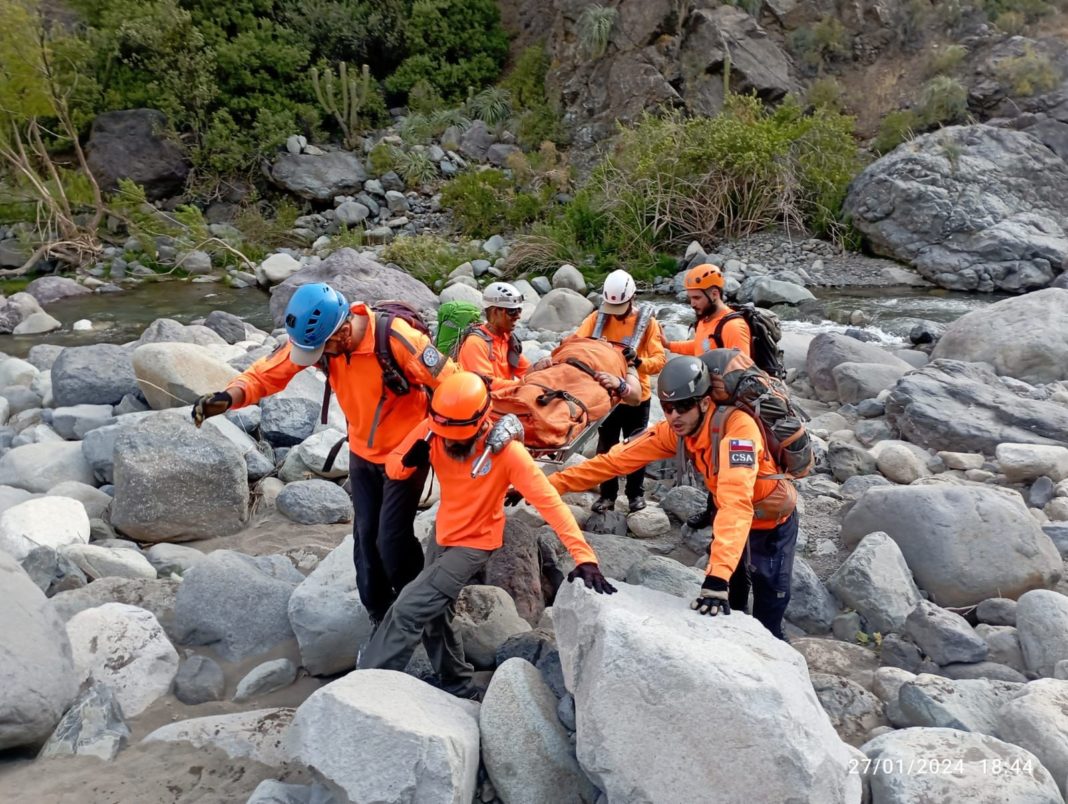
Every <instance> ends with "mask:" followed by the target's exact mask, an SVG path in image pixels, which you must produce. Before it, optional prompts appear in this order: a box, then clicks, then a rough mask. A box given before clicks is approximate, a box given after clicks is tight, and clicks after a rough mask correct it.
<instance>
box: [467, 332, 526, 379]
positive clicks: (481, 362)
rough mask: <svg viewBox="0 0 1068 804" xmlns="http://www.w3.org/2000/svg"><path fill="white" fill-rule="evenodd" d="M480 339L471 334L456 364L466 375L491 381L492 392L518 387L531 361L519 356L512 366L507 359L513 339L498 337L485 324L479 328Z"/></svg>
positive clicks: (510, 336) (478, 336) (478, 335)
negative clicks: (469, 373)
mask: <svg viewBox="0 0 1068 804" xmlns="http://www.w3.org/2000/svg"><path fill="white" fill-rule="evenodd" d="M477 329H478V330H480V332H481V335H480V334H478V333H472V334H470V335H468V336H467V337H465V338H464V342H463V344H461V346H460V351H459V352H458V353H457V355H456V362H457V363H459V364H460V368H462V369H463V370H464V371H473V372H474V373H475V374H481V375H482V376H483V377H485V378H487V379H488V380H490V388H491V389H493V390H495V391H497V390H500V389H501V388H508V387H510V386H512V385H518V384H519V383H520V381H521V380H522V378H523V376H524V375H525V374H526V373H527V369H529V368H530V361H529V360H527V359H526V358H525V357H523V354H522V353H520V354H519V356H518V358H517V360H516V364H515V365H514V366H513V365H512V363H511V361H510V360H509V358H508V347H509V345H510V344H511V340H512V335H511V334H508V335H497V334H495V333H494V332H493V330H491V329H490V328H489V327H488V326H487V325H486V324H479V325H478V327H477Z"/></svg>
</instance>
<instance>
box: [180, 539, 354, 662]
mask: <svg viewBox="0 0 1068 804" xmlns="http://www.w3.org/2000/svg"><path fill="white" fill-rule="evenodd" d="M303 580H304V576H303V575H301V574H300V573H299V572H298V571H297V570H296V568H294V566H293V565H292V564H291V563H290V562H289V560H288V559H286V558H284V557H282V556H258V557H255V558H253V557H252V556H246V555H244V554H243V553H235V552H233V551H232V550H216V551H215V552H213V553H209V554H208V555H207V556H205V557H204V559H203V560H202V561H198V562H197V563H196V565H195V566H193V567H192V568H191V569H190V570H189V571H188V572H187V573H186V574H185V576H184V577H183V580H182V583H181V584H180V586H179V587H178V595H177V597H176V599H175V604H174V630H175V638H176V640H177V641H178V642H179V644H183V645H211V646H212V647H214V648H215V650H216V652H217V653H218V654H219V655H220V656H221V657H222V658H224V659H226V660H227V661H240V660H241V659H245V658H248V657H249V656H259V655H261V654H263V653H266V652H268V651H270V650H271V649H272V648H274V647H275V646H276V645H279V644H281V643H284V642H288V641H289V640H291V639H293V637H294V634H293V628H292V627H291V626H290V624H289V614H288V609H289V598H290V596H291V595H292V594H293V590H295V589H296V588H297V585H298V584H300V583H301V582H302V581H303ZM354 649H355V648H354Z"/></svg>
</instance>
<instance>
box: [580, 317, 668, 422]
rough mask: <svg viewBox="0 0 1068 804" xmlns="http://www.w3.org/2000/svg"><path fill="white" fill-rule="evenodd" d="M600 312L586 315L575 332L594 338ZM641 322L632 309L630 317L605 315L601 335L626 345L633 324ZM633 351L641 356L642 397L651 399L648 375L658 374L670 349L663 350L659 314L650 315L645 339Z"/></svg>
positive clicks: (634, 325)
mask: <svg viewBox="0 0 1068 804" xmlns="http://www.w3.org/2000/svg"><path fill="white" fill-rule="evenodd" d="M597 315H598V313H596V312H593V313H590V314H589V315H588V316H586V318H585V320H584V321H583V322H582V323H581V324H579V328H578V329H577V330H575V335H576V336H577V337H581V338H592V337H593V331H594V329H596V327H597ZM636 326H638V311H637V310H635V309H633V307H632V309H631V311H630V312H629V313H628V314H627V317H626V318H624V319H623V320H622V321H620V320H619V319H618V318H616V316H614V315H610V316H606V317H605V322H604V329H603V330H602V332H601V337H602V338H603V339H604V340H606V341H610V342H611V343H613V344H616V345H617V346H619V347H620V348H623V340H624V339H625V338H628V337H630V336H631V335H633V334H634V328H635V327H636ZM634 353H635V354H636V355H637V356H638V357H640V358H641V359H642V362H641V365H639V366H638V381H639V382H640V383H641V386H642V396H641V401H642V402H644V401H645V400H646V399H648V398H649V397H650V396H651V395H652V392H651V390H650V387H649V378H650V377H651V376H653V375H654V374H659V373H660V370H661V369H663V368H664V365H665V364H666V363H667V353H665V352H664V342H663V338H662V336H661V334H660V322H659V321H657V320H656V318H650V319H649V325H648V326H647V327H646V328H645V334H644V335H642V341H641V343H639V344H638V345H637V346H635V347H634Z"/></svg>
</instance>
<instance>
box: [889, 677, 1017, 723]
mask: <svg viewBox="0 0 1068 804" xmlns="http://www.w3.org/2000/svg"><path fill="white" fill-rule="evenodd" d="M1023 688H1024V685H1023V684H1018V683H1015V684H1014V683H1012V682H1008V681H991V680H989V679H985V678H967V679H960V680H954V679H949V678H942V677H941V676H935V675H930V674H928V673H921V674H920V675H918V676H916V678H915V679H913V680H912V681H908V682H906V683H905V684H903V685H902V686H901V689H900V690H899V691H898V703H899V705H900V707H901V713H902V714H903V715H904V717H905V720H906V725H909V726H929V727H935V728H944V729H960V730H961V731H977V732H979V733H980V734H997V733H998V710H999V709H1000V708H1001V707H1002V705H1003V704H1005V703H1007V702H1008V701H1011V700H1012V699H1013V698H1014V697H1015V696H1016V695H1017V694H1019V692H1020V691H1021V690H1022V689H1023Z"/></svg>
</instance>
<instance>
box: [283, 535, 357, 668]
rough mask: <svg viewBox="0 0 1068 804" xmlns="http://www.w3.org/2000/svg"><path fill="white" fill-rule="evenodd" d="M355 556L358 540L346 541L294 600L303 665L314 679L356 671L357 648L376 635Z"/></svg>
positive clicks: (292, 606)
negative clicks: (359, 585)
mask: <svg viewBox="0 0 1068 804" xmlns="http://www.w3.org/2000/svg"><path fill="white" fill-rule="evenodd" d="M352 551H353V543H352V536H346V537H345V539H344V541H342V542H341V544H339V545H338V546H337V547H335V548H334V549H333V550H331V551H330V554H329V555H328V556H327V557H326V558H324V559H323V560H322V561H320V562H319V566H317V567H316V568H315V569H314V570H313V571H312V573H311V575H309V576H308V577H307V578H306V579H304V580H303V581H302V582H301V584H300V585H299V586H298V587H297V588H296V589H294V590H293V594H292V595H291V596H290V598H289V604H288V607H287V609H288V615H289V624H290V625H291V626H292V628H293V632H294V633H295V634H296V635H297V644H298V645H300V661H301V664H302V665H303V666H304V667H305V668H306V669H307V671H308V672H309V673H311V674H312V675H313V676H328V675H333V674H334V673H341V672H343V671H345V670H351V669H352V668H353V666H354V665H355V663H356V647H355V646H357V645H360V644H361V643H362V642H364V641H365V640H366V639H367V638H368V637H370V636H371V628H372V625H371V618H370V616H369V615H368V614H367V609H365V608H364V606H363V603H362V602H360V594H359V591H358V590H357V589H356V566H355V564H354V563H353V556H352Z"/></svg>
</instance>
